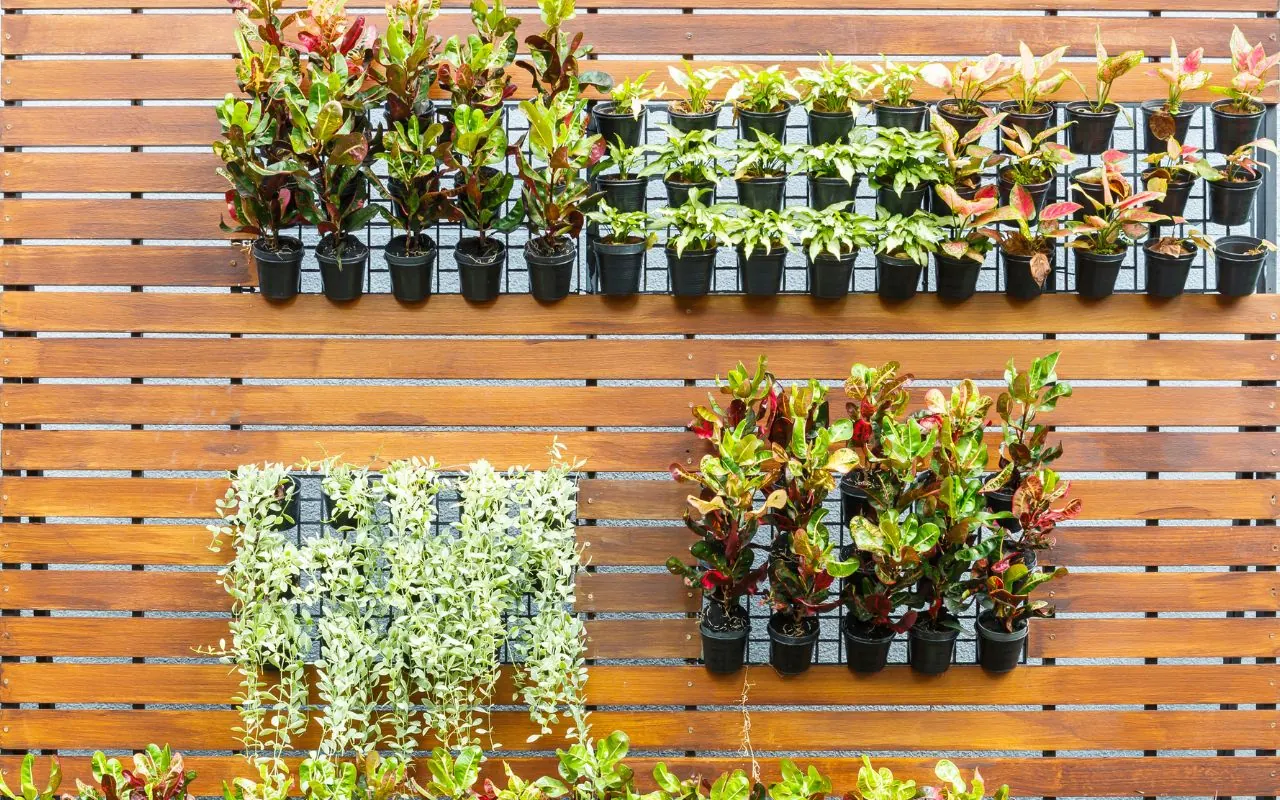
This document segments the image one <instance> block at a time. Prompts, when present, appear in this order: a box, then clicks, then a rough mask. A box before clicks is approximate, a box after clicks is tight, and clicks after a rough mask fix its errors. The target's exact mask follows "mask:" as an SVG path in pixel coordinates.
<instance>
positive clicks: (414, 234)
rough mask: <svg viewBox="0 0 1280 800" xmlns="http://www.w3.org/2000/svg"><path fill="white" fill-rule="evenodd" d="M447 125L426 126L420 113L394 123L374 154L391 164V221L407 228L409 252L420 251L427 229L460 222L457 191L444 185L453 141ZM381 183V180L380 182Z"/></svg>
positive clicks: (402, 227)
mask: <svg viewBox="0 0 1280 800" xmlns="http://www.w3.org/2000/svg"><path fill="white" fill-rule="evenodd" d="M443 133H444V126H442V125H441V124H440V123H438V122H435V123H432V124H430V125H428V126H427V127H426V129H423V128H422V126H421V123H420V122H419V121H418V117H417V116H411V117H409V119H408V120H407V121H404V122H396V123H393V127H392V128H391V130H389V131H387V132H386V133H385V134H384V135H383V137H382V148H381V149H380V150H378V152H376V153H375V154H374V158H376V159H378V160H379V161H381V162H382V163H384V164H386V166H387V178H388V179H389V180H390V181H391V182H392V183H391V188H388V187H386V186H383V191H384V194H386V195H387V196H388V197H390V198H391V214H390V219H391V224H392V225H393V226H394V227H396V228H398V229H400V230H402V231H404V233H405V236H406V237H407V240H406V243H405V251H406V252H408V253H415V252H418V251H419V250H420V249H421V248H423V247H424V246H425V245H426V242H425V241H424V240H423V237H424V236H425V234H424V233H423V231H424V230H425V229H426V228H427V227H429V226H430V225H433V224H435V223H436V222H446V221H447V222H457V221H459V219H460V215H459V213H458V207H457V206H456V205H455V204H454V202H453V194H454V190H451V189H446V188H443V187H442V186H441V182H442V180H443V179H444V178H445V173H446V169H445V166H444V163H445V159H446V158H447V155H446V153H445V151H446V150H447V149H448V147H449V143H448V142H447V141H445V140H442V139H441V135H442V134H443ZM380 183H381V182H380Z"/></svg>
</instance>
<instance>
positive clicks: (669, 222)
mask: <svg viewBox="0 0 1280 800" xmlns="http://www.w3.org/2000/svg"><path fill="white" fill-rule="evenodd" d="M704 192H705V190H703V189H694V190H692V191H690V192H689V200H688V202H686V203H684V204H683V205H679V206H664V207H662V208H659V209H657V210H656V211H654V212H652V215H651V216H652V219H653V222H654V224H655V225H658V226H669V227H672V228H674V229H675V232H674V234H673V235H671V236H669V237H667V247H668V248H669V249H673V250H675V251H676V255H677V256H680V255H684V251H685V250H689V249H692V250H710V249H712V248H714V247H718V246H720V245H722V244H723V245H730V244H732V240H731V239H730V237H729V216H728V214H727V212H728V209H729V206H728V205H727V204H724V203H713V204H711V205H707V204H706V203H703V202H702V195H703V193H704Z"/></svg>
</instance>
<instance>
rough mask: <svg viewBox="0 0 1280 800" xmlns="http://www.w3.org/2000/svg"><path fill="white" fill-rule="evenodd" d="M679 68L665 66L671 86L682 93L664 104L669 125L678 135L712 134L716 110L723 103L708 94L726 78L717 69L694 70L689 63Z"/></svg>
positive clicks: (717, 113) (721, 71)
mask: <svg viewBox="0 0 1280 800" xmlns="http://www.w3.org/2000/svg"><path fill="white" fill-rule="evenodd" d="M681 66H682V67H683V68H682V69H676V68H675V67H667V74H668V75H670V76H671V83H672V84H674V85H675V86H677V87H679V88H680V89H681V90H682V91H683V92H684V94H685V96H684V97H681V98H677V99H675V100H672V101H671V102H670V103H668V104H667V115H668V116H669V117H670V118H671V126H672V127H673V128H675V129H676V130H678V131H682V132H688V131H692V130H708V131H714V130H715V129H716V128H717V127H718V126H719V119H720V108H721V106H722V105H723V104H722V103H720V102H719V101H718V100H713V99H712V97H711V91H712V90H713V89H715V86H716V84H717V83H719V82H720V81H722V80H724V79H726V78H727V77H728V75H726V74H725V71H724V70H723V69H720V68H716V69H694V68H693V62H692V61H684V62H682V65H681Z"/></svg>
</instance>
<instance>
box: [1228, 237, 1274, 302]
mask: <svg viewBox="0 0 1280 800" xmlns="http://www.w3.org/2000/svg"><path fill="white" fill-rule="evenodd" d="M1274 252H1276V246H1275V245H1274V244H1272V243H1271V242H1269V241H1267V240H1266V239H1259V238H1258V237H1256V236H1223V237H1221V238H1219V239H1218V241H1217V242H1215V243H1214V246H1213V257H1214V261H1216V262H1217V264H1218V292H1219V293H1220V294H1223V295H1226V296H1228V297H1244V296H1245V295H1250V294H1253V293H1254V292H1255V291H1257V288H1258V277H1259V276H1260V275H1261V274H1262V265H1263V263H1264V262H1265V261H1266V260H1267V257H1268V255H1269V254H1271V253H1274Z"/></svg>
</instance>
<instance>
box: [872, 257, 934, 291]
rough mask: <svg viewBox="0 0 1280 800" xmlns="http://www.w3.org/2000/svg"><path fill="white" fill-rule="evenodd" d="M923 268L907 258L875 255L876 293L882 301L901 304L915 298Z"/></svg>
mask: <svg viewBox="0 0 1280 800" xmlns="http://www.w3.org/2000/svg"><path fill="white" fill-rule="evenodd" d="M923 270H924V267H922V266H920V265H919V264H917V263H916V262H914V261H912V260H911V259H909V258H895V257H894V256H890V255H886V254H884V253H877V254H876V277H877V281H876V285H877V288H876V293H877V294H879V295H880V298H881V299H883V300H889V301H891V302H895V303H896V302H901V301H903V300H910V299H911V298H913V297H915V296H916V290H917V289H918V288H919V287H920V273H921V272H922V271H923Z"/></svg>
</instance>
